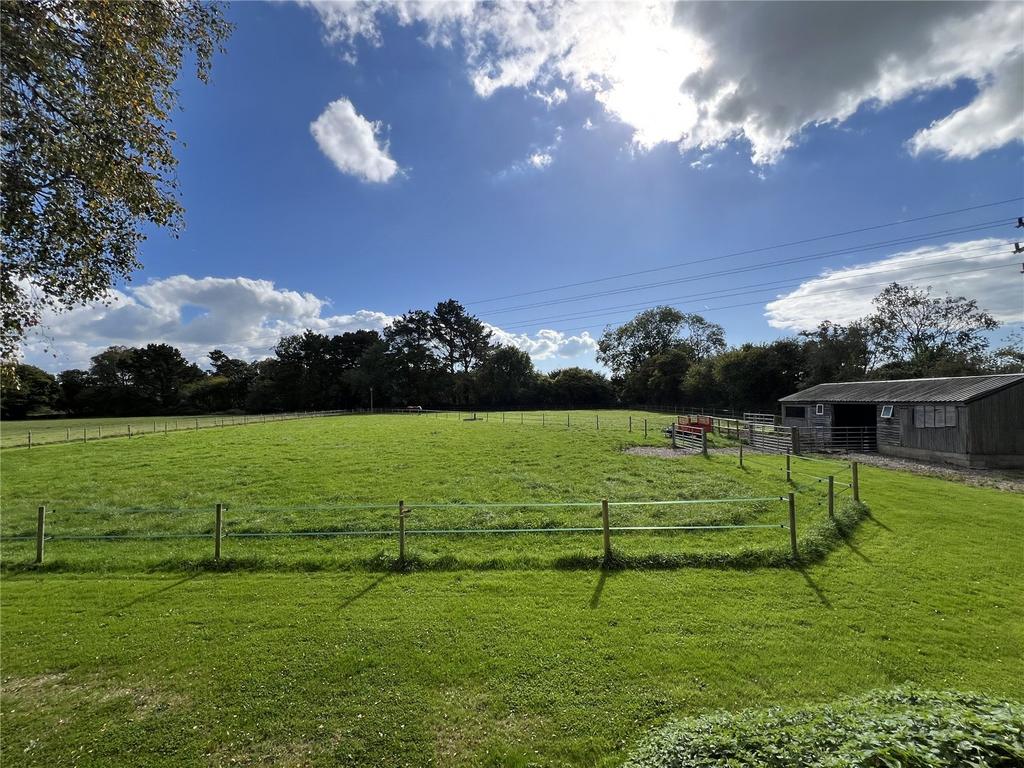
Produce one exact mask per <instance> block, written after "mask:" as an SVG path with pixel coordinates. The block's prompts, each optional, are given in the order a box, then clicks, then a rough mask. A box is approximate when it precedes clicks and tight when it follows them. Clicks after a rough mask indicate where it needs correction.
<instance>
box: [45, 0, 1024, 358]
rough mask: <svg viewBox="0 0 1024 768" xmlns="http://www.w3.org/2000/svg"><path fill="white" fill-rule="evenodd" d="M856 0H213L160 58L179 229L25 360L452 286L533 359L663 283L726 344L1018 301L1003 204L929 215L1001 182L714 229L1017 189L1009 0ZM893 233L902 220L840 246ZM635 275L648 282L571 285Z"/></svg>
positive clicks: (1022, 115)
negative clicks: (885, 290)
mask: <svg viewBox="0 0 1024 768" xmlns="http://www.w3.org/2000/svg"><path fill="white" fill-rule="evenodd" d="M943 5H944V4H943ZM872 6H873V4H868V5H863V6H842V7H841V8H840V9H839V10H838V11H836V12H835V13H833V14H832V16H834V15H836V13H838V14H839V15H840V16H841V15H842V14H849V15H850V19H847V20H845V21H844V20H843V19H839V20H838V21H834V20H832V19H831V16H827V15H823V14H821V13H817V12H813V11H812V12H807V11H806V10H805V11H802V12H799V14H798V15H797V16H794V15H793V13H794V12H793V8H792V7H786V8H783V7H781V6H780V7H777V8H775V9H773V8H772V7H770V6H768V7H765V6H759V5H754V4H750V5H749V6H747V7H745V8H744V7H737V6H722V7H718V6H715V7H712V8H710V9H708V8H704V9H700V10H698V11H697V12H696V15H694V16H693V17H692V18H691V17H690V16H691V11H690V9H689V8H683V9H680V8H671V7H666V8H667V9H666V8H660V7H659V9H658V10H657V12H654V11H651V10H649V9H645V8H644V7H642V6H638V5H632V6H602V8H601V10H600V11H596V10H593V8H594V7H592V8H591V9H588V8H587V7H586V6H562V5H561V4H555V5H553V6H551V7H549V8H547V9H546V10H545V12H544V13H545V14H546V15H544V16H543V17H542V18H540V19H539V20H538V19H534V18H527V19H526V20H525V21H524V15H526V16H528V15H529V9H527V8H526V7H525V6H511V7H508V8H506V7H497V8H491V9H490V10H488V9H485V8H483V7H480V6H477V7H474V6H471V5H470V6H453V7H452V8H451V9H450V10H447V11H446V10H445V9H443V8H441V7H440V6H434V9H433V10H431V9H430V6H420V5H418V4H415V3H413V4H410V5H408V6H406V5H403V6H402V7H398V8H397V9H396V8H395V7H392V6H381V7H378V6H367V5H363V4H360V5H358V6H354V5H344V6H342V5H334V4H330V3H315V2H314V3H307V4H304V5H298V4H294V3H271V4H264V3H235V4H233V5H232V6H230V8H229V9H228V15H229V17H230V19H231V20H232V21H233V22H234V24H235V25H236V29H235V32H234V34H233V35H232V37H231V38H230V39H229V40H228V42H227V51H226V53H225V54H223V55H221V56H218V57H217V59H216V60H215V63H214V68H213V76H212V82H211V83H210V84H208V85H202V84H200V83H198V82H197V81H196V80H195V79H194V78H193V77H191V76H188V77H183V78H182V80H181V105H182V111H181V112H180V113H179V114H178V115H177V116H176V118H175V121H174V122H175V126H174V127H175V130H176V131H177V132H178V134H179V136H180V137H181V138H182V139H183V141H184V142H185V146H184V147H182V148H181V149H180V150H179V152H178V156H179V158H180V167H179V181H180V194H181V200H182V202H183V204H184V207H185V209H186V220H187V228H186V230H185V231H184V233H182V235H181V237H180V238H178V239H175V238H172V237H170V236H168V235H167V234H166V233H163V232H154V233H152V234H151V236H150V239H149V240H148V241H147V242H146V243H145V244H144V246H143V248H142V252H141V260H142V262H143V263H144V265H145V266H144V269H143V270H142V271H141V272H140V273H138V274H137V276H136V278H135V279H134V280H133V281H132V283H131V284H130V285H129V286H124V287H122V288H121V289H120V290H119V292H118V294H117V295H116V297H115V299H116V300H115V302H114V304H113V305H111V306H109V307H103V306H95V307H86V308H83V309H82V310H76V311H75V312H72V313H69V314H67V315H62V316H59V317H54V318H50V320H49V322H48V324H47V325H48V327H47V330H46V332H45V336H44V339H45V340H44V341H43V342H39V343H36V344H35V345H34V346H33V347H32V348H31V349H30V351H29V354H28V357H29V358H30V360H32V361H33V362H37V363H41V364H43V365H44V366H45V367H47V368H50V369H60V368H64V367H69V366H70V365H83V364H85V363H86V361H87V358H88V356H89V355H90V354H94V353H95V352H96V351H98V350H99V349H102V348H103V347H105V346H106V345H107V344H112V343H128V344H141V343H146V342H148V341H168V342H170V343H175V344H177V345H178V346H179V347H181V348H182V349H184V350H186V352H187V353H188V354H190V355H191V356H192V357H194V358H196V359H199V360H201V359H202V354H203V352H205V351H206V350H208V349H210V348H212V347H215V346H217V347H221V348H224V349H226V350H228V351H230V352H232V353H233V354H238V355H240V356H244V357H260V356H264V355H266V354H268V353H269V350H270V347H271V346H272V345H273V342H274V340H275V339H276V338H277V336H278V335H280V333H283V332H294V331H297V330H300V329H301V328H303V327H311V328H314V329H316V330H322V331H325V332H338V331H340V330H346V329H350V328H355V327H377V328H380V327H382V326H383V324H384V323H386V322H387V318H388V317H390V316H394V315H396V314H399V313H401V312H404V311H407V310H409V309H414V308H429V307H431V306H432V305H433V304H434V303H435V302H437V301H439V300H443V299H446V298H449V297H453V298H456V299H458V300H460V301H463V302H464V303H466V305H467V307H468V308H469V309H470V310H471V311H473V312H475V313H476V314H478V315H479V316H480V317H481V318H482V319H484V320H485V321H487V322H488V323H490V324H492V325H493V326H495V327H496V328H498V329H501V330H500V331H497V332H496V333H497V335H498V337H499V338H500V339H502V340H505V341H508V342H510V343H516V344H518V345H519V346H521V347H522V348H524V349H527V350H528V351H530V352H531V354H533V355H534V358H535V361H536V363H537V365H538V366H539V367H540V368H542V369H552V368H556V367H562V366H565V365H576V364H581V365H588V366H593V365H594V358H593V339H596V338H597V337H599V335H600V332H601V330H602V328H603V327H604V326H605V325H606V324H607V323H609V322H611V323H616V322H622V321H625V320H626V319H628V318H629V317H630V316H631V314H632V312H633V311H635V309H639V308H640V307H642V306H644V305H649V304H655V303H660V302H661V300H663V299H682V300H680V301H671V302H667V303H673V304H676V305H678V306H680V307H681V308H683V309H685V310H687V311H695V312H702V313H706V316H707V317H708V319H712V320H714V321H716V322H719V323H721V324H723V325H724V326H725V329H726V332H727V337H728V340H729V341H730V342H731V343H736V344H738V343H741V342H743V341H760V340H766V339H771V338H776V337H778V336H781V335H786V334H789V333H792V332H794V330H795V329H796V328H798V327H806V326H808V325H810V324H813V322H815V321H818V320H823V319H826V318H828V319H834V320H840V321H842V320H848V319H850V318H851V317H855V316H857V315H859V314H862V313H863V310H864V309H865V308H866V307H867V301H868V300H869V298H870V295H872V294H873V293H876V292H877V290H878V288H877V287H875V286H876V285H877V284H878V283H882V282H885V281H886V280H889V279H909V280H910V281H911V282H917V283H920V284H931V285H933V286H934V287H935V289H936V290H937V291H939V292H941V291H944V290H951V291H957V292H971V295H974V296H975V297H976V298H978V299H979V300H980V301H981V303H982V305H983V306H988V307H989V308H990V309H991V310H992V311H994V312H996V313H997V314H998V315H999V316H1000V318H1001V319H1003V320H1004V321H1005V322H1008V323H1011V324H1012V323H1013V322H1020V321H1021V320H1022V319H1024V287H1022V286H1024V283H1022V277H1021V275H1020V274H1019V270H1020V266H1019V264H1017V265H1014V263H1013V259H1012V257H1011V256H1010V250H1011V247H1010V246H1005V247H1004V243H1005V242H1008V241H1009V240H1011V239H1013V235H1014V234H1015V232H1014V230H1013V228H1012V227H1011V226H1008V225H1007V224H1006V223H1003V224H1002V226H995V225H988V226H987V227H985V228H978V229H976V230H971V231H962V232H955V233H952V234H936V233H937V232H939V231H940V230H943V231H946V230H951V229H954V228H958V227H962V228H967V227H969V226H972V225H981V224H984V223H986V222H992V221H995V220H1005V222H1009V220H1010V219H1011V218H1014V217H1016V216H1018V215H1020V214H1022V213H1024V204H1022V203H1021V202H1019V201H1018V202H1012V203H1006V204H1003V205H999V206H994V207H990V208H982V209H979V210H975V211H969V212H964V213H961V214H958V215H954V216H948V217H941V218H935V219H929V220H927V221H922V222H916V223H909V224H905V225H902V226H898V227H892V228H887V229H882V230H876V231H872V232H866V233H860V234H855V235H848V236H844V237H839V238H835V239H831V240H824V241H820V242H815V243H808V244H805V245H799V246H792V247H787V248H780V249H775V250H771V251H765V252H761V253H756V254H747V255H741V256H727V254H732V253H735V252H737V251H744V250H750V249H756V248H759V247H763V246H766V245H772V244H776V243H783V242H789V241H793V240H799V239H803V238H813V237H816V236H819V235H827V234H831V233H836V232H842V231H846V230H851V229H857V228H860V227H864V226H871V225H875V224H880V223H886V222H892V221H896V220H900V219H906V218H913V217H919V216H926V215H929V214H933V213H937V212H942V211H948V210H953V209H960V208H965V207H969V206H977V205H982V204H987V203H990V202H993V201H998V200H1007V199H1009V198H1015V197H1020V196H1022V195H1024V160H1022V143H1021V134H1022V131H1024V127H1022V126H1024V89H1020V88H1019V87H1018V86H1020V84H1021V83H1024V73H1022V72H1021V70H1022V69H1024V63H1022V62H1024V56H1022V52H1021V48H1022V46H1024V44H1022V43H1021V41H1022V40H1024V13H1020V11H1021V7H1020V6H1004V7H1002V8H995V9H988V10H989V12H988V15H986V7H985V6H984V4H974V5H972V6H969V7H967V8H961V7H954V6H948V7H943V6H942V5H931V4H918V9H917V10H911V11H903V12H901V13H897V14H895V15H893V16H892V17H890V18H871V16H872V14H878V13H881V14H883V15H884V14H885V13H886V12H885V11H884V10H881V9H877V8H873V7H872ZM837 8H839V7H838V6H837ZM997 12H998V13H997ZM445 13H448V14H450V15H448V16H445V15H444V14H445ZM501 14H504V15H501ZM595 14H597V16H595ZM997 19H998V24H999V27H993V29H998V30H999V31H998V32H993V31H992V30H991V29H987V28H986V24H989V25H994V24H996V23H997ZM531 25H532V26H531ZM772 25H777V26H778V28H779V29H784V30H785V32H786V34H787V35H791V36H792V39H790V40H788V41H787V40H785V39H782V38H783V37H785V36H784V35H779V34H776V35H774V36H773V35H772V34H771V30H772ZM851 25H852V27H853V31H852V32H850V29H851ZM879 25H884V26H887V27H891V28H892V29H891V30H889V31H887V32H886V33H885V34H882V33H879V32H875V31H874V30H875V29H877V27H878V26H879ZM901 25H902V26H901ZM766 26H767V29H766ZM1007 26H1008V27H1009V32H1007V30H1006V29H1005V28H1006V27H1007ZM794 27H795V28H794ZM860 27H863V28H864V29H865V30H870V31H868V32H865V33H864V35H863V37H862V38H858V37H857V34H856V29H857V28H860ZM524 29H525V30H526V31H525V32H524ZM622 29H627V30H630V31H629V32H628V33H621V30H622ZM753 30H760V31H763V32H766V33H767V34H766V35H765V34H761V33H760V32H759V33H758V34H754V33H753ZM830 36H831V38H830ZM765 37H771V38H773V40H768V41H766V40H765ZM851 38H852V42H851ZM794 41H795V42H794ZM982 41H984V50H985V51H986V53H985V56H981V55H980V54H976V53H971V54H964V53H962V52H960V51H959V50H958V46H963V50H965V51H976V49H977V47H978V46H979V45H980V44H981V42H982ZM773 46H774V47H773ZM762 49H763V50H762ZM552 51H554V53H552ZM972 56H974V57H975V58H974V59H972V58H971V57H972ZM975 59H976V60H975ZM538 61H540V62H541V64H539V65H538V64H537V62H538ZM694 72H696V73H697V74H694ZM680 94H682V97H680ZM339 100H341V101H339ZM332 104H334V105H335V107H334V109H333V111H332V108H331V105H332ZM697 113H700V114H701V115H702V116H701V117H695V115H696V114H697ZM321 116H323V118H321ZM318 118H321V119H322V122H321V123H320V126H321V127H322V128H323V130H324V131H327V132H328V133H329V134H330V137H333V138H330V137H329V138H328V139H323V136H322V137H321V140H320V141H318V139H317V137H316V136H315V135H314V130H313V128H312V126H313V124H314V123H316V121H318ZM331 142H333V143H331ZM332 151H333V153H334V155H333V157H332V156H331V153H332ZM339 158H340V160H339ZM1019 233H1020V230H1018V231H1017V233H1016V234H1019ZM896 238H908V239H909V238H920V239H918V240H914V241H909V240H908V241H907V242H906V244H903V245H900V244H894V245H890V246H883V247H877V248H870V249H869V248H866V247H865V246H867V245H869V244H871V243H876V242H879V241H887V240H892V239H896ZM1018 239H1022V238H1019V237H1018ZM921 248H924V249H925V250H915V249H921ZM838 249H850V251H851V252H849V253H847V254H845V255H833V256H829V257H821V258H818V257H815V258H811V257H814V256H815V254H817V253H820V252H823V251H830V250H838ZM908 252H909V255H907V254H908ZM900 254H903V255H900ZM1001 254H1005V255H1001ZM716 256H720V257H721V258H719V259H717V260H715V261H705V262H704V263H700V264H696V265H691V266H688V267H687V266H684V267H678V268H672V269H664V270H661V271H658V272H653V273H650V274H647V275H642V276H637V277H631V278H621V279H615V280H607V281H604V282H601V283H595V284H591V285H586V286H580V287H576V288H565V289H559V290H554V291H548V292H544V293H533V294H530V295H527V296H520V297H513V298H509V299H504V300H497V301H486V300H489V299H495V298H497V297H503V296H509V295H515V294H521V293H525V292H532V291H538V290H540V289H545V288H548V287H551V286H557V285H562V284H567V283H576V282H580V281H588V280H595V279H599V278H603V277H606V276H610V275H617V274H621V273H626V272H634V271H640V270H647V269H657V268H661V267H664V266H666V265H673V264H679V263H681V262H688V261H692V260H707V259H709V258H710V257H716ZM805 256H806V257H808V258H807V259H806V260H804V261H800V262H797V263H790V264H780V263H779V262H780V261H786V260H790V259H794V258H797V257H805ZM965 257H970V258H965ZM982 266H984V267H985V268H984V269H981V267H982ZM754 267H763V268H758V269H755V268H754ZM850 267H859V270H856V271H852V272H843V271H841V270H843V269H845V268H850ZM975 267H977V268H978V270H979V271H978V272H976V273H975V274H969V273H967V272H966V270H971V269H972V268H975ZM826 270H828V271H830V274H826ZM837 270H840V271H839V272H836V271H837ZM713 271H717V272H721V273H723V274H720V275H718V276H715V277H709V278H701V277H700V275H702V274H704V273H707V272H713ZM956 271H958V272H959V274H956V275H949V276H945V277H939V276H938V275H941V274H943V273H947V272H956ZM815 277H817V278H818V279H817V280H814V279H811V278H815ZM919 277H921V278H923V279H916V278H919ZM656 281H673V283H672V284H668V285H664V286H651V287H648V288H644V289H642V290H635V291H629V290H626V291H625V292H623V293H615V294H610V295H605V296H595V297H591V298H587V299H584V300H574V301H570V299H575V298H577V297H579V296H580V295H581V294H590V293H594V292H604V291H610V290H618V289H629V288H631V287H632V286H635V285H638V284H648V283H653V282H656ZM787 281H788V282H787ZM765 283H768V285H766V286H764V287H763V288H760V289H759V290H758V288H759V287H760V286H762V285H763V284H765ZM801 283H802V284H801ZM741 290H742V291H745V293H743V294H742V295H731V296H730V295H729V294H730V293H731V292H735V291H741ZM773 300H775V301H776V303H775V304H773V305H772V307H771V308H769V309H771V310H772V311H769V310H768V309H766V304H768V303H769V302H771V301H773ZM528 304H543V305H542V306H532V307H523V308H521V309H509V308H510V307H521V306H523V305H528ZM626 304H630V305H636V306H635V308H633V307H631V308H629V309H625V310H615V309H610V308H613V307H618V306H620V305H626ZM736 304H748V306H733V305H736ZM721 307H730V308H727V309H720V308H721ZM503 310H504V311H503ZM577 314H581V315H587V317H583V318H580V319H574V317H575V316H576V315H577ZM549 318H550V319H549ZM43 347H46V349H47V350H48V351H46V352H44V351H43Z"/></svg>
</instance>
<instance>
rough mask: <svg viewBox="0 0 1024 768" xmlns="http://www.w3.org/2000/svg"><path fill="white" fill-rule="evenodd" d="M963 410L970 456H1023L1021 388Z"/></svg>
mask: <svg viewBox="0 0 1024 768" xmlns="http://www.w3.org/2000/svg"><path fill="white" fill-rule="evenodd" d="M966 410H967V412H968V414H967V418H968V419H969V420H970V426H971V429H970V440H969V452H970V453H972V454H989V455H1012V454H1024V384H1017V385H1015V386H1012V387H1007V388H1006V389H1004V390H1001V391H999V392H993V393H992V394H991V395H989V396H988V397H983V398H980V399H978V400H975V401H974V402H972V403H969V404H968V405H967V408H966Z"/></svg>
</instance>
